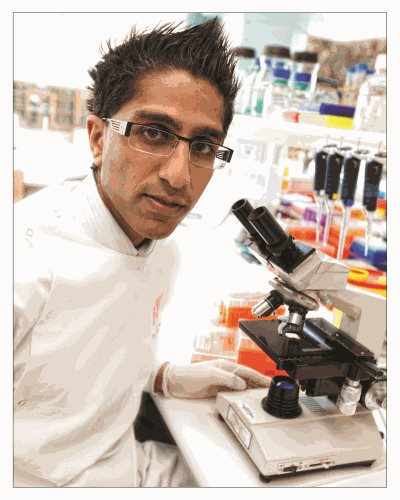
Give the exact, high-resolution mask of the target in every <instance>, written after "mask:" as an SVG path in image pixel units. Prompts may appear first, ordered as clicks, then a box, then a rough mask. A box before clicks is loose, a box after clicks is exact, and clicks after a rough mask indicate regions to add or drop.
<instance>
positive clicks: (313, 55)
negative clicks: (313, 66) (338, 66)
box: [293, 52, 318, 63]
mask: <svg viewBox="0 0 400 500" xmlns="http://www.w3.org/2000/svg"><path fill="white" fill-rule="evenodd" d="M293 61H296V62H310V63H317V62H318V53H317V52H295V53H294V54H293Z"/></svg>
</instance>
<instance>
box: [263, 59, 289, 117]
mask: <svg viewBox="0 0 400 500" xmlns="http://www.w3.org/2000/svg"><path fill="white" fill-rule="evenodd" d="M289 78H290V71H289V70H288V69H280V68H278V69H275V70H274V71H273V80H272V84H271V85H269V86H268V87H267V90H266V92H265V95H264V102H263V117H265V118H281V117H282V112H283V111H286V110H287V109H288V108H289V101H290V92H289V87H288V81H289Z"/></svg>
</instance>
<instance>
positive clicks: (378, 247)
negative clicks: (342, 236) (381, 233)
mask: <svg viewBox="0 0 400 500" xmlns="http://www.w3.org/2000/svg"><path fill="white" fill-rule="evenodd" d="M364 252H365V240H364V239H363V238H355V239H354V241H353V242H352V244H351V246H350V256H352V257H355V258H357V259H361V260H365V261H367V262H370V263H371V264H372V265H373V266H375V267H376V268H377V269H379V270H381V271H386V267H387V251H386V243H385V242H384V241H383V240H381V239H380V238H371V240H370V242H369V246H368V254H367V256H366V257H365V255H364Z"/></svg>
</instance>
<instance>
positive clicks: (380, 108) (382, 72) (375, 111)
mask: <svg viewBox="0 0 400 500" xmlns="http://www.w3.org/2000/svg"><path fill="white" fill-rule="evenodd" d="M375 70H376V74H373V75H372V76H370V77H368V78H367V79H366V80H365V82H364V83H363V84H362V85H361V88H360V91H359V95H358V99H357V106H356V113H355V116H354V128H355V129H357V130H365V131H367V132H386V54H379V55H378V57H377V59H376V63H375Z"/></svg>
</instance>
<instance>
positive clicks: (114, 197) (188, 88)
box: [99, 70, 224, 245]
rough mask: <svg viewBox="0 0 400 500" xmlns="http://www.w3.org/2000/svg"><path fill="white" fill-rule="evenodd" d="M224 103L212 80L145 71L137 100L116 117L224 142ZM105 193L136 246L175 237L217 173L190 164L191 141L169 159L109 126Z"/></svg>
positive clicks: (104, 147)
mask: <svg viewBox="0 0 400 500" xmlns="http://www.w3.org/2000/svg"><path fill="white" fill-rule="evenodd" d="M223 116H224V101H223V98H222V96H221V94H220V93H219V92H218V90H217V88H216V87H214V86H213V85H212V84H211V83H209V82H208V81H207V80H204V79H201V78H196V77H194V76H192V75H191V74H190V73H188V72H186V71H183V70H165V71H153V72H149V73H146V74H145V75H144V76H143V77H142V78H141V79H140V80H139V82H138V85H137V90H136V93H135V97H134V98H133V99H131V100H130V101H129V102H127V103H126V104H125V105H124V106H123V107H122V108H121V109H120V110H119V111H118V112H117V113H115V115H114V116H113V117H110V118H115V119H118V120H126V121H132V122H138V123H141V124H146V125H151V126H153V127H156V128H160V129H163V130H167V131H169V132H173V133H177V134H179V135H182V136H184V137H188V138H198V139H200V140H205V141H210V142H215V143H222V140H223V136H224V134H223ZM102 141H103V143H102V152H101V167H100V176H99V182H100V194H101V195H102V197H103V199H104V201H105V202H106V205H107V207H108V208H109V210H110V211H111V213H112V214H113V216H114V217H115V218H116V220H117V222H118V223H119V224H120V225H121V227H122V228H123V229H124V231H125V232H126V233H127V234H128V236H129V237H130V239H131V241H132V243H133V244H134V245H139V244H140V243H141V242H142V241H143V240H144V239H145V238H150V239H161V238H165V237H167V236H168V235H170V234H171V233H172V231H173V230H174V229H175V228H176V226H177V225H178V224H179V223H180V221H181V220H182V219H183V218H184V217H185V215H186V214H187V213H188V212H189V211H190V210H191V209H192V208H193V207H194V205H195V204H196V202H197V200H198V199H199V198H200V196H201V194H202V193H203V191H204V189H205V188H206V186H207V184H208V182H209V181H210V179H211V176H212V174H213V171H212V170H211V169H208V168H204V167H199V166H196V165H194V164H192V163H190V161H189V146H190V145H189V143H187V142H184V141H179V142H178V144H177V146H176V148H175V150H174V152H173V153H172V154H171V155H170V156H156V155H152V154H146V153H144V152H141V151H137V150H135V149H132V148H130V147H129V146H128V138H127V137H123V136H121V135H120V134H118V133H116V132H114V131H112V130H111V127H110V126H108V127H107V129H106V130H105V134H104V136H103V139H102Z"/></svg>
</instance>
